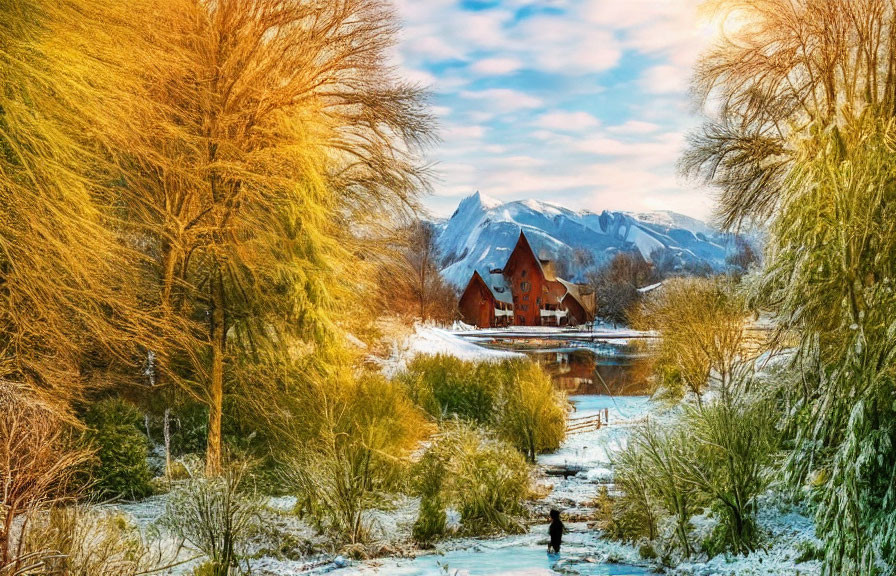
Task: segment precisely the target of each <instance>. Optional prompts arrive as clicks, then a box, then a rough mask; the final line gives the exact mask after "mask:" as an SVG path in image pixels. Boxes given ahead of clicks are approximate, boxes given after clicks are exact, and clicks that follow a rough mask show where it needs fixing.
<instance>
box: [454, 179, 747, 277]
mask: <svg viewBox="0 0 896 576" xmlns="http://www.w3.org/2000/svg"><path fill="white" fill-rule="evenodd" d="M521 229H522V230H523V231H524V232H525V233H526V237H527V238H528V239H529V243H530V244H531V245H532V248H533V249H534V250H535V251H536V252H537V253H538V254H539V256H540V257H541V258H546V259H551V260H554V261H555V262H556V263H557V264H558V265H559V266H560V268H559V269H558V272H560V273H561V274H565V276H566V277H567V278H568V279H570V280H576V281H578V280H583V278H582V277H581V276H582V275H583V274H584V273H585V272H586V271H587V269H588V268H593V267H595V266H600V265H601V264H604V263H606V262H607V261H609V260H610V258H612V257H613V255H614V254H616V253H617V252H624V251H629V252H635V251H637V252H639V253H640V254H641V255H642V256H643V257H644V258H645V259H647V260H648V261H653V262H655V263H656V264H657V265H661V266H663V267H665V268H667V269H678V270H685V271H687V270H694V271H698V270H712V271H719V270H722V269H724V268H725V266H726V264H725V258H726V256H727V255H728V254H729V253H730V252H731V251H732V250H733V249H734V242H733V237H732V236H731V235H729V234H723V233H721V232H718V231H716V230H713V229H712V228H711V227H710V226H708V225H707V224H706V223H704V222H701V221H700V220H697V219H694V218H690V217H688V216H684V215H682V214H677V213H675V212H668V211H660V212H644V213H628V212H610V211H606V210H605V211H603V212H601V213H600V214H596V213H594V212H588V211H582V212H577V211H574V210H570V209H568V208H564V207H562V206H558V205H556V204H551V203H548V202H540V201H538V200H521V201H516V202H507V203H502V202H500V201H497V200H493V199H491V198H488V197H486V196H484V195H482V194H480V193H479V192H476V193H475V194H473V195H472V196H469V197H468V198H465V199H464V200H462V201H461V203H460V205H459V206H458V207H457V210H456V211H455V212H454V214H453V215H452V216H451V218H449V219H448V220H445V221H442V222H439V223H438V224H437V230H438V245H439V248H440V250H441V254H442V263H443V268H442V274H443V276H444V277H445V278H446V280H448V281H449V282H450V283H451V284H453V285H455V286H458V287H463V286H464V285H465V284H466V283H467V281H468V280H469V279H470V276H471V275H472V273H473V270H478V271H479V273H480V274H483V275H485V274H486V273H487V272H488V271H489V270H491V269H494V268H500V267H502V266H503V265H504V263H505V261H506V260H507V257H508V255H509V254H510V251H511V250H512V249H513V247H514V245H515V244H516V241H517V238H518V237H519V234H520V230H521ZM564 266H565V270H564Z"/></svg>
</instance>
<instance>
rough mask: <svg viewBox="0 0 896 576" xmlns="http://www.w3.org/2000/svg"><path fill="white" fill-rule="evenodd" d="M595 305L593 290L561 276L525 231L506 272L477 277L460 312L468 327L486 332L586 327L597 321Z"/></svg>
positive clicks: (521, 234) (470, 284)
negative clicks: (500, 328)
mask: <svg viewBox="0 0 896 576" xmlns="http://www.w3.org/2000/svg"><path fill="white" fill-rule="evenodd" d="M594 304H595V302H594V292H593V291H591V290H589V289H588V288H587V287H586V286H583V285H581V284H574V283H572V282H567V281H566V280H563V279H562V278H559V277H557V275H556V273H555V271H554V265H553V263H552V262H551V261H550V260H543V259H540V258H538V256H536V254H535V252H534V251H533V250H532V246H531V245H530V244H529V241H528V240H527V239H526V235H525V234H524V233H523V232H522V231H520V237H519V239H518V240H517V243H516V246H515V247H514V249H513V251H512V252H511V253H510V257H509V258H508V259H507V263H506V264H505V265H504V267H503V268H500V269H497V270H491V271H490V272H489V274H488V277H487V278H486V277H483V276H482V275H481V274H479V272H473V276H472V278H470V281H469V283H468V284H467V287H466V289H465V290H464V292H463V294H462V295H461V297H460V302H459V304H458V307H459V309H460V313H461V317H462V318H463V321H464V322H466V323H468V324H472V325H475V326H479V327H480V328H486V327H494V326H509V325H515V326H570V325H578V324H584V323H586V322H590V321H592V320H593V319H594Z"/></svg>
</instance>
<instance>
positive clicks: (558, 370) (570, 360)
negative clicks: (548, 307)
mask: <svg viewBox="0 0 896 576" xmlns="http://www.w3.org/2000/svg"><path fill="white" fill-rule="evenodd" d="M480 344H482V345H483V346H486V347H489V348H499V349H503V350H515V351H517V352H524V353H525V354H527V355H529V356H530V357H532V358H533V359H534V360H536V361H537V362H538V363H539V364H541V365H542V366H543V367H544V368H545V369H546V370H547V371H548V372H549V373H550V374H551V377H552V378H553V379H554V383H555V384H556V385H557V387H558V388H559V389H561V390H563V391H565V392H566V393H567V394H569V395H570V396H579V395H593V394H598V395H600V394H609V395H613V396H636V395H642V394H646V393H647V392H648V391H649V387H650V386H649V382H648V377H649V375H650V362H649V359H650V358H649V355H648V354H646V353H645V350H644V349H643V348H641V347H635V346H632V345H629V344H621V345H616V344H601V343H595V344H588V345H578V346H573V345H569V344H568V343H567V344H564V343H561V345H559V346H558V343H556V342H548V343H544V344H542V343H537V342H532V341H528V342H521V341H519V340H494V341H491V342H481V343H480Z"/></svg>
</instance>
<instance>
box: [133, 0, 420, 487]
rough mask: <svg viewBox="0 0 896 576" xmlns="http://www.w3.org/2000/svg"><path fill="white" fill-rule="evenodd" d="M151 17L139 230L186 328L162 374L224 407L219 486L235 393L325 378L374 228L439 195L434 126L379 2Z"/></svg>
mask: <svg viewBox="0 0 896 576" xmlns="http://www.w3.org/2000/svg"><path fill="white" fill-rule="evenodd" d="M142 18H145V20H144V22H145V23H146V26H145V27H146V29H147V33H146V38H145V39H144V44H143V45H144V46H146V47H149V46H151V47H152V48H148V49H147V51H146V53H145V54H144V55H143V56H142V57H140V56H138V57H137V61H138V62H139V66H140V67H141V68H142V69H143V73H142V80H143V87H142V89H141V92H140V94H139V99H140V102H141V104H140V106H138V107H137V108H136V111H135V122H136V123H137V129H136V130H134V131H133V132H132V133H130V134H128V138H129V139H130V141H128V142H126V143H125V144H126V146H127V149H128V150H129V151H130V157H129V159H128V160H129V162H130V163H131V165H130V169H129V170H128V172H127V173H126V179H127V185H126V193H127V195H128V198H127V205H128V208H129V210H130V213H129V218H128V221H129V223H130V225H131V226H133V229H134V234H135V235H137V236H140V237H143V238H145V239H146V240H145V245H146V252H147V254H149V255H150V256H151V257H152V259H153V267H152V273H151V275H150V276H149V282H148V290H147V294H152V296H151V298H150V299H149V300H148V302H149V304H150V306H151V307H152V309H153V310H156V311H157V312H158V314H159V316H161V317H162V318H164V319H166V321H165V324H166V325H173V326H179V327H180V329H181V332H180V334H178V335H175V336H173V337H172V341H171V342H169V345H166V346H164V347H163V350H162V353H161V354H160V355H159V358H160V364H162V367H163V368H164V372H165V373H166V374H167V375H168V376H170V377H172V378H174V379H175V381H176V382H177V383H178V384H180V385H182V386H183V387H184V388H186V389H187V390H189V391H190V392H191V393H192V394H193V395H194V397H195V398H196V399H197V400H199V401H201V402H203V403H205V404H207V405H208V406H209V409H210V413H209V430H208V435H209V438H208V452H207V470H208V472H209V473H212V474H215V473H217V472H219V471H220V466H221V418H222V409H223V397H224V394H225V392H226V386H225V383H226V382H235V381H236V380H239V379H242V378H251V377H253V375H256V376H257V374H258V370H257V368H253V369H249V368H247V366H256V367H257V366H259V365H265V364H269V365H274V364H277V365H289V364H291V363H295V362H305V363H310V364H311V365H310V366H308V367H306V368H307V370H310V371H311V372H315V371H319V370H320V369H322V368H323V367H325V366H326V365H327V363H328V357H329V358H332V354H333V353H334V351H335V350H337V349H338V348H339V341H340V340H339V332H340V330H339V326H338V319H339V317H340V315H343V316H348V314H343V313H342V312H341V311H340V310H339V306H340V305H342V306H347V303H348V302H349V301H350V300H352V299H354V298H356V296H357V291H358V290H359V289H360V288H361V287H363V285H364V282H365V263H364V261H363V259H362V256H363V253H364V251H365V250H366V249H367V248H368V247H369V244H368V243H367V242H365V239H367V240H369V239H370V238H374V237H375V236H376V233H377V227H378V226H379V225H381V224H380V223H378V222H377V220H376V219H374V217H376V218H379V219H383V215H384V214H386V218H385V219H386V220H388V219H389V216H388V214H389V213H390V211H391V212H397V211H407V210H410V209H412V208H414V206H415V198H416V194H417V193H418V191H419V190H420V189H421V187H422V186H423V180H422V178H421V172H420V170H419V169H418V166H417V164H416V157H415V154H414V151H415V150H416V149H417V146H418V145H420V144H422V143H424V142H426V141H427V140H428V138H429V129H430V120H429V117H428V115H427V114H426V112H425V109H424V108H423V100H422V94H421V92H420V91H419V90H418V89H416V88H414V87H411V86H408V85H405V84H402V83H400V82H399V81H398V80H397V79H396V78H395V77H394V75H393V71H392V69H391V68H390V67H388V66H387V64H386V50H387V49H388V48H389V46H390V45H391V42H392V41H393V36H394V33H395V31H396V27H395V23H394V19H393V17H392V13H391V11H390V10H389V9H388V7H387V5H386V4H385V3H384V2H381V1H379V0H338V1H335V2H313V1H303V0H253V1H249V2H244V1H236V0H224V1H218V2H204V1H199V2H197V1H194V0H177V1H174V2H166V3H165V4H164V6H159V7H155V8H153V9H152V10H151V11H148V12H147V13H145V14H144V15H143V16H142ZM172 343H173V344H174V345H173V346H172V345H170V344H172ZM193 343H197V344H198V346H197V347H194V345H193ZM174 351H176V352H174ZM266 380H267V378H266V377H257V378H256V379H254V380H252V381H251V383H250V382H246V381H242V382H240V384H241V385H242V386H247V387H251V386H252V385H257V386H259V387H264V386H265V384H266Z"/></svg>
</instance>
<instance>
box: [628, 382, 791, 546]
mask: <svg viewBox="0 0 896 576" xmlns="http://www.w3.org/2000/svg"><path fill="white" fill-rule="evenodd" d="M779 418H780V414H779V413H778V412H777V411H776V409H775V406H774V405H773V404H772V403H770V402H768V401H767V400H766V399H764V398H763V397H757V396H756V395H755V394H753V393H751V392H749V391H748V387H747V386H746V385H744V384H741V385H737V386H734V387H732V388H731V389H726V390H721V391H718V392H716V393H714V394H713V395H712V396H711V397H710V398H708V399H707V400H704V401H703V402H702V403H701V404H693V405H686V406H684V407H683V410H682V411H681V412H680V417H678V419H677V420H676V421H674V422H663V423H657V422H649V423H646V424H644V425H642V426H641V427H639V428H638V429H636V430H635V431H634V432H633V433H632V436H631V439H630V441H629V443H628V446H627V447H626V449H625V450H623V451H622V452H621V454H619V455H618V457H617V460H616V462H615V473H616V484H617V486H618V487H619V489H620V490H621V496H620V497H619V498H618V500H617V501H616V503H615V505H614V511H615V514H616V518H615V519H614V526H613V528H614V530H613V531H611V533H613V534H614V535H616V536H617V537H619V538H622V539H625V540H629V541H637V540H638V539H642V538H643V539H647V540H654V539H657V538H659V539H662V538H663V530H662V526H663V525H665V526H666V527H668V530H667V533H668V534H667V535H668V537H669V540H670V543H671V544H672V545H673V548H675V549H676V550H677V552H678V553H680V554H681V555H682V556H684V557H689V556H691V555H692V553H693V552H694V551H695V549H694V544H693V542H694V540H699V541H700V547H701V548H702V551H703V552H705V553H706V554H707V555H708V556H714V555H716V554H719V553H722V552H727V551H731V552H734V553H736V554H745V553H749V552H753V551H755V550H756V547H757V545H758V544H759V539H760V534H759V531H758V528H757V526H756V512H757V509H756V499H757V498H758V497H759V496H760V495H761V494H762V493H763V492H764V491H765V490H766V488H767V487H768V485H769V483H770V481H771V479H772V471H771V469H770V467H771V465H772V463H773V458H774V455H775V451H776V449H777V434H778V433H777V430H776V423H777V422H778V421H779ZM704 511H708V513H709V515H711V516H712V517H713V518H714V520H715V521H714V522H713V528H712V531H711V532H708V533H707V534H706V535H705V536H701V537H699V538H696V537H695V536H696V535H695V533H694V531H693V529H692V528H693V527H692V521H693V520H694V517H695V516H696V515H698V514H700V513H702V512H704Z"/></svg>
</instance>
